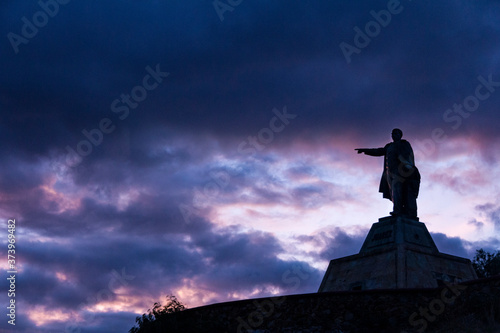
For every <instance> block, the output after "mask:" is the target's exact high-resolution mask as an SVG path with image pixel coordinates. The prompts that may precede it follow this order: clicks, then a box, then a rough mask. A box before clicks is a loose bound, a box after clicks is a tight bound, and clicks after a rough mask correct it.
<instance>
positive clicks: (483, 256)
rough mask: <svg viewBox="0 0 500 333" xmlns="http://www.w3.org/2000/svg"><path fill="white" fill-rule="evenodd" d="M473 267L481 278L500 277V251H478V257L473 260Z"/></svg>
mask: <svg viewBox="0 0 500 333" xmlns="http://www.w3.org/2000/svg"><path fill="white" fill-rule="evenodd" d="M472 267H474V270H475V271H476V274H477V277H479V278H485V277H490V276H495V275H499V274H500V251H497V252H496V253H490V252H486V251H485V250H483V249H479V250H476V255H475V256H474V259H472Z"/></svg>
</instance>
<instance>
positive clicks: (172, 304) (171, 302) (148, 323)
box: [129, 295, 186, 333]
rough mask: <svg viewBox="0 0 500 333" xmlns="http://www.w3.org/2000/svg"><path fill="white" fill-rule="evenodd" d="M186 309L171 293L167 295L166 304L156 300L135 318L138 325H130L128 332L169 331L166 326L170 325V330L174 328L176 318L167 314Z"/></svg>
mask: <svg viewBox="0 0 500 333" xmlns="http://www.w3.org/2000/svg"><path fill="white" fill-rule="evenodd" d="M184 310H186V306H184V304H182V303H181V302H179V300H177V297H175V296H173V295H168V296H167V304H165V305H164V306H162V305H161V303H158V302H156V303H155V304H154V305H153V308H152V309H148V311H147V314H146V313H144V314H143V315H142V316H138V317H136V318H135V322H136V323H137V326H138V327H135V326H134V327H132V328H131V329H130V330H129V333H145V332H148V333H149V332H169V330H167V327H168V326H170V328H171V330H170V331H172V332H173V331H175V330H176V328H177V327H176V326H178V325H177V323H176V319H175V317H174V316H169V315H171V314H173V313H176V312H180V311H184Z"/></svg>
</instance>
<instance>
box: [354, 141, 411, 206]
mask: <svg viewBox="0 0 500 333" xmlns="http://www.w3.org/2000/svg"><path fill="white" fill-rule="evenodd" d="M364 151H365V154H366V155H370V156H384V170H383V171H382V177H381V178H380V185H379V188H378V191H379V192H380V193H382V195H383V196H384V198H386V199H389V200H391V201H392V195H391V189H390V187H389V183H388V180H387V179H388V177H387V174H388V173H389V172H390V173H392V174H394V175H397V176H399V177H402V178H404V179H406V180H415V181H418V182H420V173H419V172H418V169H417V168H416V167H415V158H414V156H413V149H412V148H411V145H410V143H409V142H408V141H406V140H399V141H397V142H390V143H388V144H386V145H385V146H384V147H383V148H372V149H365V150H364ZM392 154H396V155H397V156H394V157H393V156H390V155H392ZM399 156H402V157H403V158H404V159H405V160H407V161H408V162H410V164H412V165H413V166H414V168H415V172H413V173H410V175H409V176H408V175H402V174H401V172H400V169H399V167H400V165H401V162H399V159H398V157H399ZM416 190H417V195H418V187H417V189H416Z"/></svg>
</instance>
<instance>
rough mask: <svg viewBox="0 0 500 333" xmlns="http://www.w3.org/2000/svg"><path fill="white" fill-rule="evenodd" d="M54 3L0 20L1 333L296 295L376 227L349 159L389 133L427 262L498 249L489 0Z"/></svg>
mask: <svg viewBox="0 0 500 333" xmlns="http://www.w3.org/2000/svg"><path fill="white" fill-rule="evenodd" d="M226 1H227V2H226ZM59 2H61V4H60V5H58V7H59V8H56V7H55V6H54V3H55V2H54V1H53V0H42V1H41V2H40V3H39V2H37V1H15V0H4V1H2V3H1V4H0V18H1V19H0V28H1V36H2V41H1V43H0V57H1V58H0V60H1V61H0V72H1V73H2V74H1V76H0V112H1V118H0V119H1V120H0V151H1V163H0V220H1V225H2V227H1V231H0V236H1V237H2V238H1V249H0V254H1V256H2V258H3V259H2V263H1V265H2V275H1V278H2V281H4V282H2V283H1V285H2V287H1V290H2V292H1V295H0V302H1V304H2V306H1V307H2V308H3V309H4V312H6V310H5V306H6V305H7V304H8V303H7V302H8V300H9V299H8V297H7V293H6V290H7V287H8V286H7V283H6V277H7V273H6V271H7V220H8V219H9V218H15V219H16V237H17V238H16V241H17V243H16V245H17V248H16V256H17V258H16V259H17V262H16V263H17V268H18V274H17V275H16V278H17V280H16V305H17V320H16V330H15V332H64V331H67V332H76V331H77V330H76V329H77V328H79V329H81V332H126V331H127V330H128V329H129V328H130V327H132V326H133V324H134V319H135V316H137V315H139V314H142V313H144V312H145V311H146V310H147V309H148V308H149V307H151V306H152V304H153V303H154V302H155V301H163V300H164V299H165V296H166V295H168V294H173V295H176V296H177V297H178V298H179V299H180V301H182V302H183V303H185V304H186V305H187V306H188V307H196V306H199V305H204V304H211V303H216V302H223V301H229V300H237V299H244V298H251V297H260V296H268V295H286V294H293V293H309V292H316V291H317V288H318V287H319V284H320V281H321V278H322V276H323V274H324V271H325V269H326V267H327V265H328V261H329V260H330V259H333V258H338V257H341V256H345V255H350V254H355V253H357V252H358V251H359V249H360V246H361V243H362V241H363V240H364V237H365V236H366V233H367V231H368V229H369V228H370V226H371V224H372V223H374V222H377V221H378V218H380V217H383V216H386V215H388V213H389V211H390V210H391V208H392V207H391V203H390V202H389V201H388V200H385V199H382V197H381V195H380V194H379V193H378V192H377V190H378V182H379V179H380V174H381V172H382V164H383V161H382V159H381V158H374V157H369V156H365V155H357V154H356V153H355V151H354V148H358V147H381V146H383V145H385V144H386V143H387V142H389V141H390V132H391V130H392V128H394V127H400V128H401V129H403V131H404V137H405V138H406V139H408V140H409V141H410V142H411V143H412V145H413V148H414V150H415V155H416V161H417V166H418V167H419V169H420V171H421V174H422V185H421V194H420V197H419V201H418V204H419V217H420V220H421V221H423V222H425V223H426V225H427V227H428V229H429V230H430V231H431V233H432V234H433V237H434V240H435V241H436V243H437V245H438V248H439V249H440V251H442V252H445V253H450V254H454V255H460V256H464V257H468V258H472V257H473V255H474V252H475V250H476V249H478V248H480V247H483V248H485V249H488V250H496V249H498V248H499V247H500V235H499V230H500V200H499V199H498V198H499V196H498V193H500V186H499V182H498V179H499V178H500V168H499V167H498V162H499V161H500V132H499V130H498V128H499V119H500V118H499V112H500V110H499V106H500V23H499V22H500V19H499V18H500V5H499V3H498V2H497V1H487V0H479V1H457V0H443V1H438V2H436V1H424V0H420V1H410V0H402V1H401V2H400V3H399V2H396V1H389V2H388V1H386V0H383V1H373V0H371V1H365V0H363V1H355V2H354V1H353V2H348V1H337V0H331V1H289V0H288V1H284V0H278V1H260V0H258V1H248V0H247V1H241V0H232V1H229V0H221V2H219V3H218V7H217V9H216V8H215V7H214V4H213V2H212V0H204V1H186V0H182V1H181V0H169V1H167V0H145V1H133V0H122V1H94V0H88V1H87V0H85V1H77V0H73V1H69V0H64V1H63V0H59ZM44 3H47V4H51V5H47V6H45V5H44ZM230 4H231V5H230ZM42 7H46V11H47V12H49V14H50V15H48V14H43V12H41V11H42V10H43V9H42ZM388 7H389V10H390V12H389V11H387V9H388ZM382 10H385V11H383V12H381V11H382ZM377 13H378V14H377ZM387 13H390V17H389V16H388V15H387ZM375 16H377V17H378V19H379V21H381V23H380V24H378V23H377V24H375V23H374V22H375V18H374V17H375ZM371 21H373V22H372V23H370V22H371ZM33 22H34V23H35V24H36V25H33ZM37 25H38V27H37ZM365 29H368V30H369V31H368V35H365V33H362V34H360V33H359V31H360V30H361V31H365ZM370 36H371V37H370ZM151 73H153V74H151ZM167 73H168V74H167ZM2 313H3V312H2ZM0 315H1V316H2V317H3V319H2V320H1V322H0V329H1V331H2V332H10V331H14V330H12V326H10V325H8V324H7V320H6V316H5V314H0Z"/></svg>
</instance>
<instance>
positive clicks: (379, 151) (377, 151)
mask: <svg viewBox="0 0 500 333" xmlns="http://www.w3.org/2000/svg"><path fill="white" fill-rule="evenodd" d="M355 150H356V151H357V152H358V154H361V153H365V154H366V155H370V156H384V155H385V152H386V148H385V147H383V148H357V149H355Z"/></svg>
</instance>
